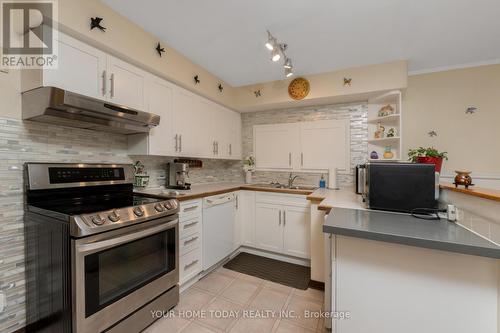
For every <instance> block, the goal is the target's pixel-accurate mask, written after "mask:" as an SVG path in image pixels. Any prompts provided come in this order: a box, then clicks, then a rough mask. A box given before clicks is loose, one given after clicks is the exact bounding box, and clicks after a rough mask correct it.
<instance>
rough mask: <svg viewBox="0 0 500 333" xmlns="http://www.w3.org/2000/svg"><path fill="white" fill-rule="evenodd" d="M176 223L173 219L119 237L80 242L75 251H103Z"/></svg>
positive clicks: (171, 226) (84, 252)
mask: <svg viewBox="0 0 500 333" xmlns="http://www.w3.org/2000/svg"><path fill="white" fill-rule="evenodd" d="M177 225H178V221H177V220H174V221H171V222H169V223H166V224H162V225H159V226H156V227H153V228H148V229H145V230H142V231H135V232H132V233H130V234H125V235H123V236H119V237H113V238H109V239H106V240H102V241H97V242H94V243H88V244H81V245H78V246H76V251H77V253H78V254H80V255H84V256H85V255H89V254H92V253H95V252H100V251H104V250H106V249H109V248H112V247H116V246H118V245H121V244H125V243H129V242H131V241H134V240H136V239H140V238H143V237H147V236H150V235H154V234H157V233H159V232H162V231H165V230H168V229H172V228H174V227H176V226H177Z"/></svg>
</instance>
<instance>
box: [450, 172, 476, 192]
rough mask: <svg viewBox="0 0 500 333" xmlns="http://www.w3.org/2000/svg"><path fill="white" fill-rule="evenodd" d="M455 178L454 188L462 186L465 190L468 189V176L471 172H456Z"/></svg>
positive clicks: (470, 182)
mask: <svg viewBox="0 0 500 333" xmlns="http://www.w3.org/2000/svg"><path fill="white" fill-rule="evenodd" d="M455 172H456V174H457V175H456V176H455V182H454V184H455V187H458V185H463V186H465V188H469V186H472V185H474V184H472V177H471V176H470V174H471V171H459V170H456V171H455Z"/></svg>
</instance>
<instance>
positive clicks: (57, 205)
mask: <svg viewBox="0 0 500 333" xmlns="http://www.w3.org/2000/svg"><path fill="white" fill-rule="evenodd" d="M158 201H161V200H160V199H155V198H149V197H144V196H140V195H133V194H129V193H127V194H117V193H113V194H101V195H90V196H81V197H67V198H53V199H52V200H47V201H39V202H36V203H32V204H31V205H32V206H35V207H38V208H42V209H46V210H49V211H53V212H58V213H62V214H66V215H80V214H91V213H98V212H102V211H107V210H112V209H117V208H124V207H132V206H137V205H143V204H148V203H153V202H158Z"/></svg>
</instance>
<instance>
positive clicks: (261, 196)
mask: <svg viewBox="0 0 500 333" xmlns="http://www.w3.org/2000/svg"><path fill="white" fill-rule="evenodd" d="M255 202H260V203H267V204H275V205H288V206H299V207H308V206H309V202H308V201H307V199H306V196H305V195H296V194H281V193H257V194H256V196H255Z"/></svg>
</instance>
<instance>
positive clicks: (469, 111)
mask: <svg viewBox="0 0 500 333" xmlns="http://www.w3.org/2000/svg"><path fill="white" fill-rule="evenodd" d="M476 112H477V108H476V107H474V106H471V107H468V108H467V110H465V114H474V113H476Z"/></svg>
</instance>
